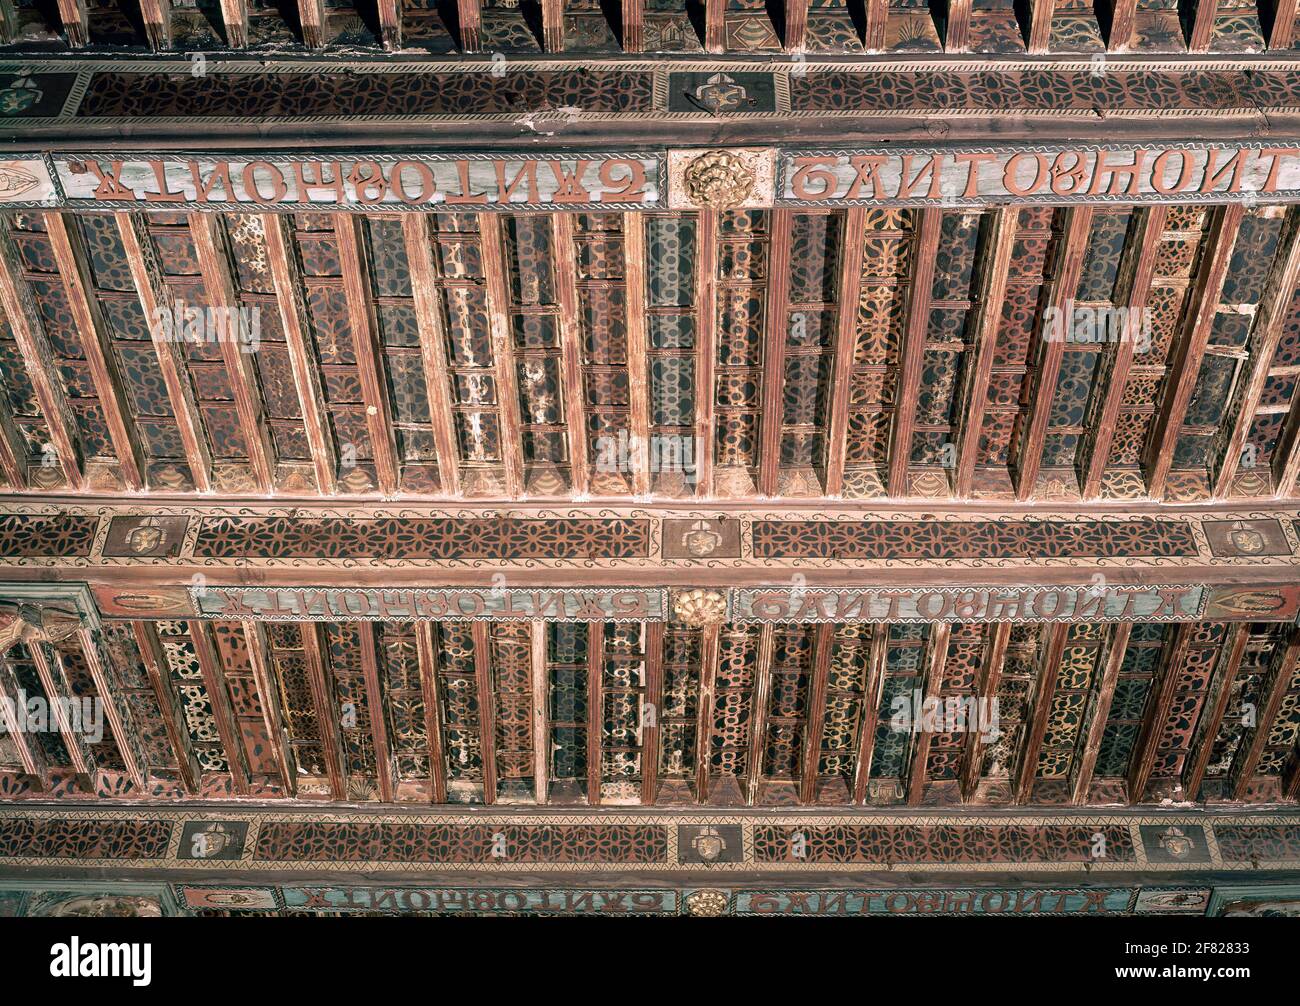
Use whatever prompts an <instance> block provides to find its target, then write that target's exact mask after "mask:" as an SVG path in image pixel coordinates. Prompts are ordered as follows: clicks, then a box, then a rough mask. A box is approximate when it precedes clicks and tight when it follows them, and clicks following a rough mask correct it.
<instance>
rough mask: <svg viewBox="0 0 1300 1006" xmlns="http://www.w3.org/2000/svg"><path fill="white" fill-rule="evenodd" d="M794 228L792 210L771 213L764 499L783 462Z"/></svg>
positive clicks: (761, 475) (773, 489)
mask: <svg viewBox="0 0 1300 1006" xmlns="http://www.w3.org/2000/svg"><path fill="white" fill-rule="evenodd" d="M793 229H794V213H793V211H791V210H773V211H772V236H771V243H770V244H769V245H768V250H767V255H768V267H767V269H768V271H767V297H766V308H765V310H766V315H765V322H766V324H765V331H764V349H763V392H762V395H763V398H762V401H763V405H762V416H761V427H760V433H759V437H760V441H761V446H760V447H759V455H758V491H759V494H760V495H762V496H775V495H776V494H777V484H778V478H779V470H780V462H781V421H782V419H783V416H782V412H783V408H782V403H783V401H784V395H785V355H786V340H787V338H788V333H789V329H790V319H789V314H790V251H791V247H790V246H791V232H792V231H793Z"/></svg>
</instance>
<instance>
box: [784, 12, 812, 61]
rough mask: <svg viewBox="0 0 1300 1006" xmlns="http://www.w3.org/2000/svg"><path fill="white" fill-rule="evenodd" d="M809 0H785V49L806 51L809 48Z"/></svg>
mask: <svg viewBox="0 0 1300 1006" xmlns="http://www.w3.org/2000/svg"><path fill="white" fill-rule="evenodd" d="M808 5H809V0H785V2H784V4H783V7H784V8H785V38H784V39H783V41H784V42H785V50H786V52H804V51H806V50H807V48H808Z"/></svg>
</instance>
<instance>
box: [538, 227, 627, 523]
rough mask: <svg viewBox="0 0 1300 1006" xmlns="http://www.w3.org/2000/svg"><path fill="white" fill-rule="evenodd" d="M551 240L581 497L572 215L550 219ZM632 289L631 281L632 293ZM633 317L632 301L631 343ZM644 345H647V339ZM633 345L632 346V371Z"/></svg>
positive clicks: (567, 413) (585, 476)
mask: <svg viewBox="0 0 1300 1006" xmlns="http://www.w3.org/2000/svg"><path fill="white" fill-rule="evenodd" d="M551 239H552V240H553V241H554V242H555V255H554V259H555V302H556V305H557V306H558V307H559V326H560V350H561V353H562V354H563V366H564V376H563V378H562V380H563V385H564V419H565V437H566V438H567V441H568V447H569V465H570V468H571V470H572V472H573V494H574V496H575V497H577V498H579V499H581V498H582V497H585V496H586V495H587V494H588V492H589V491H590V485H591V466H590V464H589V460H588V457H587V447H588V437H587V398H586V394H585V393H584V391H583V389H584V387H585V386H586V382H585V381H584V379H583V358H584V353H583V336H582V324H581V322H580V321H579V318H578V251H577V247H576V245H575V244H574V236H573V216H572V214H569V213H557V214H556V215H555V216H554V217H552V218H551ZM629 271H630V269H629ZM630 292H631V284H630V283H629V294H630ZM632 317H633V312H632V309H631V305H630V304H629V305H628V329H629V344H630V341H631V340H630V336H631V327H632V324H633V321H632ZM644 324H645V322H644V320H642V321H641V322H640V325H641V328H642V334H643V336H644ZM642 344H643V345H644V338H643V339H642ZM630 348H631V347H630V345H629V370H630V369H631V367H630V364H631V356H630ZM634 435H635V434H634ZM639 467H640V466H638V469H639ZM647 477H648V473H647Z"/></svg>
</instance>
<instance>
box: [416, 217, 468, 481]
mask: <svg viewBox="0 0 1300 1006" xmlns="http://www.w3.org/2000/svg"><path fill="white" fill-rule="evenodd" d="M402 237H403V238H404V243H405V246H406V261H407V265H408V268H409V269H410V273H411V293H412V296H413V300H414V304H415V321H416V325H417V327H418V328H419V331H420V359H421V361H422V363H423V364H424V384H425V387H426V388H427V389H428V396H429V416H430V418H431V419H432V426H433V448H434V452H435V454H436V455H437V458H438V483H439V486H440V488H441V490H442V493H443V494H444V495H447V496H459V495H460V448H459V446H458V445H457V443H456V416H455V413H454V411H453V410H452V406H451V380H450V377H449V375H448V371H447V359H448V354H447V323H446V320H445V318H444V317H443V306H442V298H441V296H440V294H439V293H438V284H437V275H438V270H437V266H436V265H435V263H434V259H433V235H432V233H431V232H430V229H429V218H428V217H427V216H426V215H425V214H423V213H406V214H403V216H402Z"/></svg>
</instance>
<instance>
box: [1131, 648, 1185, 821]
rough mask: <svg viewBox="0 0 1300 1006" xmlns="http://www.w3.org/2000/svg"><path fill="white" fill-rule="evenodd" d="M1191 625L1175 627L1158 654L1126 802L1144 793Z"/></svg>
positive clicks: (1171, 704) (1176, 687)
mask: <svg viewBox="0 0 1300 1006" xmlns="http://www.w3.org/2000/svg"><path fill="white" fill-rule="evenodd" d="M1194 631H1195V629H1194V627H1193V626H1192V625H1188V624H1181V625H1178V626H1177V627H1176V628H1175V629H1174V630H1173V634H1172V635H1171V636H1170V638H1169V642H1168V644H1167V645H1166V646H1165V647H1164V650H1163V652H1162V654H1161V661H1160V666H1159V668H1157V670H1156V679H1155V681H1153V682H1152V684H1151V698H1150V699H1148V701H1147V707H1146V710H1145V715H1144V717H1143V720H1142V729H1141V730H1140V731H1139V732H1138V739H1137V743H1136V744H1135V745H1134V751H1133V760H1132V762H1131V763H1130V764H1129V771H1128V802H1129V803H1141V802H1142V799H1143V797H1145V796H1146V791H1147V783H1148V782H1149V781H1150V779H1151V770H1152V768H1154V767H1155V762H1156V752H1157V750H1158V749H1159V746H1160V735H1161V734H1162V733H1163V732H1164V728H1165V724H1166V723H1167V722H1169V711H1170V709H1171V708H1172V706H1173V701H1174V696H1175V695H1176V694H1177V691H1178V668H1179V667H1181V666H1182V664H1183V662H1184V660H1185V659H1186V656H1187V649H1188V646H1189V645H1190V644H1191V641H1192V633H1193V632H1194Z"/></svg>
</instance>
